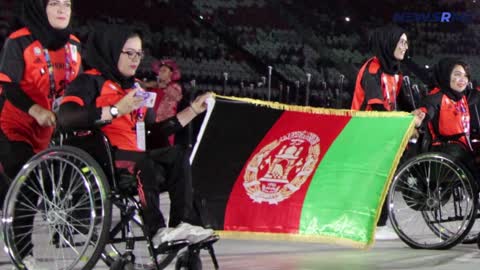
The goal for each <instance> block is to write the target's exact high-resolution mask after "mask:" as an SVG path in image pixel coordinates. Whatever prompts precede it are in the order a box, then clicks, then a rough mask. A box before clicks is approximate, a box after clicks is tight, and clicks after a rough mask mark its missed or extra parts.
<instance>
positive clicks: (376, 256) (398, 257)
mask: <svg viewBox="0 0 480 270" xmlns="http://www.w3.org/2000/svg"><path fill="white" fill-rule="evenodd" d="M161 205H162V212H163V213H164V214H168V208H169V206H170V202H169V200H168V196H166V194H162V196H161ZM114 219H115V217H114ZM214 247H215V252H216V254H217V259H218V261H219V264H220V269H222V270H378V269H395V270H400V269H415V270H417V269H421V270H433V269H435V270H467V269H478V266H479V265H480V250H479V249H478V248H477V245H476V244H473V245H457V246H456V247H454V248H452V249H450V250H415V249H412V248H410V247H408V246H406V245H405V244H404V243H403V242H401V241H400V240H393V241H392V240H390V241H377V242H376V243H375V245H374V246H373V247H372V248H371V249H369V250H359V249H353V248H347V247H344V246H338V245H327V244H312V243H298V242H297V243H295V242H284V241H249V240H248V241H247V240H231V239H221V240H220V241H219V242H217V243H216V244H215V245H214ZM201 256H202V262H203V269H204V270H210V269H214V267H213V264H212V262H211V260H210V257H209V255H208V253H207V252H206V251H205V250H202V253H201ZM146 257H147V255H146V252H145V258H144V259H146ZM11 269H12V265H11V264H10V261H9V258H8V257H7V255H6V254H5V253H4V252H0V270H11ZM95 269H99V270H107V269H108V267H107V266H106V265H105V264H104V263H103V262H102V261H99V262H98V264H97V266H96V267H95ZM166 269H168V270H173V269H175V267H174V263H172V264H171V265H170V266H169V267H167V268H166ZM33 270H34V269H33Z"/></svg>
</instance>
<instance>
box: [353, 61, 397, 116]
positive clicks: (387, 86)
mask: <svg viewBox="0 0 480 270" xmlns="http://www.w3.org/2000/svg"><path fill="white" fill-rule="evenodd" d="M402 79H403V76H402V74H400V73H399V74H396V75H391V74H387V73H384V72H382V70H381V65H380V61H379V60H378V58H376V57H373V58H371V59H369V60H368V61H367V62H366V63H365V64H364V65H363V66H362V68H361V69H360V71H359V72H358V75H357V81H356V84H355V91H354V94H353V100H352V107H351V109H352V110H362V111H371V110H373V109H372V105H373V104H379V105H383V107H385V109H386V110H387V111H394V110H396V109H398V108H397V107H396V104H398V95H399V93H400V90H401V87H402Z"/></svg>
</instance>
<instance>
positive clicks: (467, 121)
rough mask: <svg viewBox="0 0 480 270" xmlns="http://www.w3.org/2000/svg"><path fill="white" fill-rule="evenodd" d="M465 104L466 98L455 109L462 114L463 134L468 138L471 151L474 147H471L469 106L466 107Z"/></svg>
mask: <svg viewBox="0 0 480 270" xmlns="http://www.w3.org/2000/svg"><path fill="white" fill-rule="evenodd" d="M465 103H466V101H465V97H463V98H462V99H460V100H459V101H458V102H457V103H456V104H455V109H456V110H457V112H459V113H461V116H462V117H461V122H462V128H463V132H464V133H465V137H466V138H467V143H468V146H469V147H470V149H472V146H471V145H470V115H469V114H468V110H467V106H466V105H465Z"/></svg>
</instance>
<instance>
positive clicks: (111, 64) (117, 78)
mask: <svg viewBox="0 0 480 270" xmlns="http://www.w3.org/2000/svg"><path fill="white" fill-rule="evenodd" d="M134 35H138V36H140V37H141V33H140V32H139V30H137V29H134V28H131V27H128V26H124V25H101V26H99V27H97V28H96V30H95V31H94V32H93V33H92V34H91V35H90V37H89V39H88V42H87V53H86V62H87V64H88V65H89V66H90V67H91V68H95V69H97V70H99V71H100V72H101V73H102V75H103V76H104V77H105V78H107V79H109V80H112V81H114V82H117V83H119V84H120V85H121V87H122V88H123V89H128V88H132V87H133V84H134V82H135V78H134V77H133V76H132V77H128V78H127V77H125V76H123V75H122V74H121V73H120V71H119V70H118V59H119V58H120V53H121V52H122V49H123V46H124V45H125V42H126V41H127V39H129V38H130V37H132V36H134Z"/></svg>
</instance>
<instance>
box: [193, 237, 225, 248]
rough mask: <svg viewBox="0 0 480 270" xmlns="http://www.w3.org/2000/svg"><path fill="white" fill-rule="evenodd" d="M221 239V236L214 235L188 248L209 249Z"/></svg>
mask: <svg viewBox="0 0 480 270" xmlns="http://www.w3.org/2000/svg"><path fill="white" fill-rule="evenodd" d="M219 239H220V236H218V235H216V234H214V235H212V236H209V237H208V238H206V239H204V240H202V241H200V242H198V243H195V244H191V245H189V246H188V248H189V249H208V247H209V246H211V245H213V244H214V243H215V242H217V241H218V240H219Z"/></svg>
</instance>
